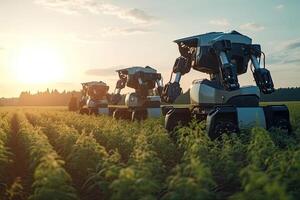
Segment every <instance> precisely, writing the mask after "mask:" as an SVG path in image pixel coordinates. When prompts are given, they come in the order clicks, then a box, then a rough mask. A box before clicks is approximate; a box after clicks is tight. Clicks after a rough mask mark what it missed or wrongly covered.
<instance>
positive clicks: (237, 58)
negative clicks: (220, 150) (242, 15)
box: [162, 31, 291, 139]
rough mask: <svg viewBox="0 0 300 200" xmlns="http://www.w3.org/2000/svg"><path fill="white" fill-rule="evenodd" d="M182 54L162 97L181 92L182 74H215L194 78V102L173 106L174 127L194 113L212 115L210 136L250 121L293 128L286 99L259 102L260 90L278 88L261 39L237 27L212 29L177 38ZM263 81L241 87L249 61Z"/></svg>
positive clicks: (170, 124)
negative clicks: (226, 30) (255, 40)
mask: <svg viewBox="0 0 300 200" xmlns="http://www.w3.org/2000/svg"><path fill="white" fill-rule="evenodd" d="M174 42H175V43H177V45H178V47H179V52H180V55H181V56H180V57H178V58H177V59H176V61H175V64H174V67H173V71H172V74H175V78H174V80H172V75H171V78H170V81H169V82H168V83H167V84H166V85H165V87H164V88H163V92H162V99H163V100H164V101H165V102H167V103H172V102H174V101H175V99H176V98H177V97H178V96H179V95H180V94H181V92H182V89H181V88H180V83H179V82H180V79H181V76H182V75H184V74H186V73H188V72H190V70H191V68H193V69H194V70H196V71H200V72H203V73H207V74H209V77H210V78H209V79H203V80H194V81H193V82H192V85H191V87H190V101H191V102H190V107H189V108H175V107H171V108H169V109H168V111H167V114H166V116H165V128H166V129H167V130H168V131H172V130H173V129H174V127H175V126H177V125H178V124H179V123H181V124H182V125H185V124H188V123H189V121H190V120H191V119H192V118H196V119H197V120H199V121H202V120H206V123H207V124H206V128H207V132H208V135H209V137H210V138H212V139H215V138H217V137H219V136H220V135H221V134H222V133H224V132H238V131H239V130H241V129H243V128H247V127H250V126H260V127H263V128H266V129H270V128H272V127H275V128H280V129H283V130H285V131H287V132H290V131H291V125H290V119H289V111H288V108H287V107H286V106H285V105H272V106H259V98H260V93H264V94H270V93H272V92H274V85H273V81H272V78H271V75H270V72H269V70H267V69H266V68H265V54H264V53H263V52H262V51H261V47H260V45H259V44H252V39H251V38H249V37H247V36H245V35H242V34H240V33H238V32H236V31H232V32H230V33H223V32H211V33H206V34H202V35H196V36H192V37H187V38H183V39H178V40H175V41H174ZM249 61H251V64H250V67H249V68H250V69H251V70H252V74H253V77H254V80H255V82H256V85H257V86H245V87H240V84H239V81H238V75H241V74H244V73H246V72H247V68H248V63H249Z"/></svg>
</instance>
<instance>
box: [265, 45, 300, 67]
mask: <svg viewBox="0 0 300 200" xmlns="http://www.w3.org/2000/svg"><path fill="white" fill-rule="evenodd" d="M278 46H279V48H278V49H277V50H276V51H275V52H273V53H271V55H270V56H269V59H268V61H269V63H272V64H278V65H279V64H289V65H295V64H300V39H294V40H289V41H285V42H282V43H279V44H278Z"/></svg>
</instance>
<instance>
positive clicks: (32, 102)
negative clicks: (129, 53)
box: [0, 87, 300, 106]
mask: <svg viewBox="0 0 300 200" xmlns="http://www.w3.org/2000/svg"><path fill="white" fill-rule="evenodd" d="M72 96H73V97H75V98H77V100H79V99H80V97H81V92H80V91H65V90H64V91H62V92H59V91H58V90H56V89H54V90H51V91H50V90H49V89H47V90H46V91H44V92H37V93H35V94H32V93H30V92H29V91H24V92H21V94H20V96H19V97H18V98H0V106H67V105H68V104H69V102H70V99H71V97H72ZM261 101H263V102H272V101H300V87H291V88H279V89H276V90H275V92H274V93H272V94H269V95H265V94H261ZM189 102H190V95H189V90H188V91H186V92H185V93H183V94H182V95H181V96H179V97H178V99H177V100H176V102H175V103H177V104H188V103H189Z"/></svg>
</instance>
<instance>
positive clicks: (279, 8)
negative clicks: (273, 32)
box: [275, 4, 284, 10]
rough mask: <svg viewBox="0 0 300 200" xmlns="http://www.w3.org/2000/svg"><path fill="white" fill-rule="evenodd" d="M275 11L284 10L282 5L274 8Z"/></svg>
mask: <svg viewBox="0 0 300 200" xmlns="http://www.w3.org/2000/svg"><path fill="white" fill-rule="evenodd" d="M275 8H276V9H277V10H282V9H283V8H284V5H283V4H279V5H277V6H276V7H275Z"/></svg>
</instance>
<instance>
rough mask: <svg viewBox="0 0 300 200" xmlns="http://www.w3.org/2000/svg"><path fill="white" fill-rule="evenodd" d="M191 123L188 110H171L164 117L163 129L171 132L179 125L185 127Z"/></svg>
mask: <svg viewBox="0 0 300 200" xmlns="http://www.w3.org/2000/svg"><path fill="white" fill-rule="evenodd" d="M190 121H191V112H190V110H189V109H188V108H173V109H171V110H169V111H168V113H167V114H166V116H165V128H166V129H167V131H168V132H169V133H170V132H173V130H174V129H175V127H177V126H178V125H179V124H181V125H183V126H186V125H188V123H189V122H190Z"/></svg>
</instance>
